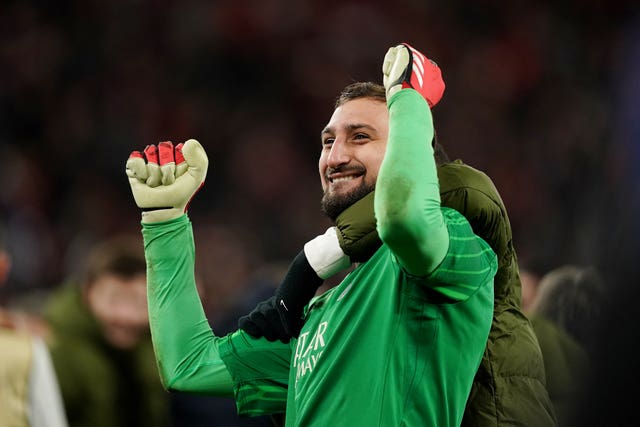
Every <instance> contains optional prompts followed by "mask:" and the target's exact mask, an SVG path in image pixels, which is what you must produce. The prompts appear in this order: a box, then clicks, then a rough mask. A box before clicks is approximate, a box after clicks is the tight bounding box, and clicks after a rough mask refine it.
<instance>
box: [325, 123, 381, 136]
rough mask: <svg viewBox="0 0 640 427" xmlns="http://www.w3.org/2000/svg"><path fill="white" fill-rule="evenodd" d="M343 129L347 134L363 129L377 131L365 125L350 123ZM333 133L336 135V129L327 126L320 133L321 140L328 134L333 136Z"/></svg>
mask: <svg viewBox="0 0 640 427" xmlns="http://www.w3.org/2000/svg"><path fill="white" fill-rule="evenodd" d="M343 128H344V130H346V131H347V132H353V131H354V130H357V129H363V128H364V129H369V130H372V131H374V132H375V130H376V129H375V128H374V127H373V126H370V125H368V124H365V123H349V124H347V125H345V126H344V127H343ZM333 133H335V129H334V128H332V127H330V126H327V127H326V128H324V129H322V132H320V138H322V137H323V136H324V135H326V134H333Z"/></svg>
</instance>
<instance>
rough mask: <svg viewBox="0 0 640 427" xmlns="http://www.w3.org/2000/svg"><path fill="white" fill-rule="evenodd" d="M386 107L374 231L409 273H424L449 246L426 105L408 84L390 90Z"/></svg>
mask: <svg viewBox="0 0 640 427" xmlns="http://www.w3.org/2000/svg"><path fill="white" fill-rule="evenodd" d="M388 108H389V138H388V142H387V150H386V153H385V157H384V160H383V161H382V165H381V166H380V172H379V175H378V180H377V184H376V195H375V201H374V208H375V214H376V220H377V228H378V233H379V235H380V238H381V240H382V241H383V242H384V243H385V244H386V245H388V246H389V247H390V249H391V251H392V252H393V253H394V254H395V256H396V257H397V258H398V261H399V262H400V264H401V265H402V267H403V268H404V269H405V270H406V271H407V272H408V273H410V274H413V275H416V276H427V275H428V274H430V273H431V272H433V271H434V270H435V268H436V267H437V266H438V265H439V264H440V263H441V262H442V260H443V259H444V257H445V255H446V253H447V250H448V248H449V232H448V230H447V227H446V224H445V222H444V217H443V215H442V211H441V209H440V192H439V185H438V176H437V173H436V164H435V159H434V157H433V148H432V146H431V141H432V139H433V120H432V117H431V110H430V109H429V106H428V105H427V103H426V101H425V100H424V98H422V96H421V95H420V94H419V93H418V92H416V91H415V90H413V89H403V90H400V91H398V92H397V93H396V94H394V95H393V96H392V97H391V98H390V99H389V100H388Z"/></svg>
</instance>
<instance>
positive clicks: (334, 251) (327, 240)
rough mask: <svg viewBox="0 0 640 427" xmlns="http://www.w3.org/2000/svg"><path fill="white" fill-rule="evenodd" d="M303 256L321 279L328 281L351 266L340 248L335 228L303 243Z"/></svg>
mask: <svg viewBox="0 0 640 427" xmlns="http://www.w3.org/2000/svg"><path fill="white" fill-rule="evenodd" d="M304 254H305V256H306V257H307V261H308V262H309V264H310V265H311V267H312V268H313V269H314V270H315V272H316V274H317V275H318V277H320V278H321V279H328V278H329V277H331V276H333V275H334V274H336V273H338V272H340V271H342V270H344V269H346V268H349V266H350V265H351V260H350V259H349V257H348V256H347V255H346V254H345V253H344V252H343V251H342V249H341V248H340V241H339V240H338V236H337V234H336V229H335V227H330V228H328V229H327V231H326V232H325V233H324V234H321V235H320V236H318V237H316V238H314V239H312V240H310V241H308V242H307V243H305V245H304Z"/></svg>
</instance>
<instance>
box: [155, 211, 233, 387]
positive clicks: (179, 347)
mask: <svg viewBox="0 0 640 427" xmlns="http://www.w3.org/2000/svg"><path fill="white" fill-rule="evenodd" d="M142 235H143V237H144V249H145V256H146V259H147V298H148V301H149V322H150V324H151V336H152V339H153V347H154V351H155V353H156V360H157V362H158V369H159V371H160V376H161V379H162V382H163V384H164V386H165V387H166V388H167V389H169V390H179V391H188V392H200V393H204V392H206V393H208V394H215V395H229V396H230V395H231V394H232V387H233V382H232V380H231V376H230V374H229V372H228V370H227V368H226V365H225V364H224V362H223V361H222V359H221V358H220V355H219V351H218V343H219V340H220V339H219V338H218V337H216V336H215V335H214V334H213V331H212V330H211V328H210V326H209V323H208V321H207V318H206V316H205V313H204V309H203V308H202V303H201V301H200V297H199V295H198V292H197V289H196V284H195V278H194V264H195V246H194V241H193V231H192V228H191V222H190V221H189V218H188V217H187V215H183V216H182V217H180V218H176V219H174V220H170V221H166V222H162V223H153V224H147V223H143V224H142Z"/></svg>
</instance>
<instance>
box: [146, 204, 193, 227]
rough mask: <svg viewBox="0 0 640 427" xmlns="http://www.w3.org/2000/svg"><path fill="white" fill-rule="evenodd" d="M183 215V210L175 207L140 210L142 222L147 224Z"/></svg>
mask: <svg viewBox="0 0 640 427" xmlns="http://www.w3.org/2000/svg"><path fill="white" fill-rule="evenodd" d="M182 215H184V211H183V210H180V209H176V208H170V209H156V210H153V211H146V212H142V222H144V223H146V224H148V223H151V222H163V221H169V220H170V219H174V218H178V217H179V216H182Z"/></svg>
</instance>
